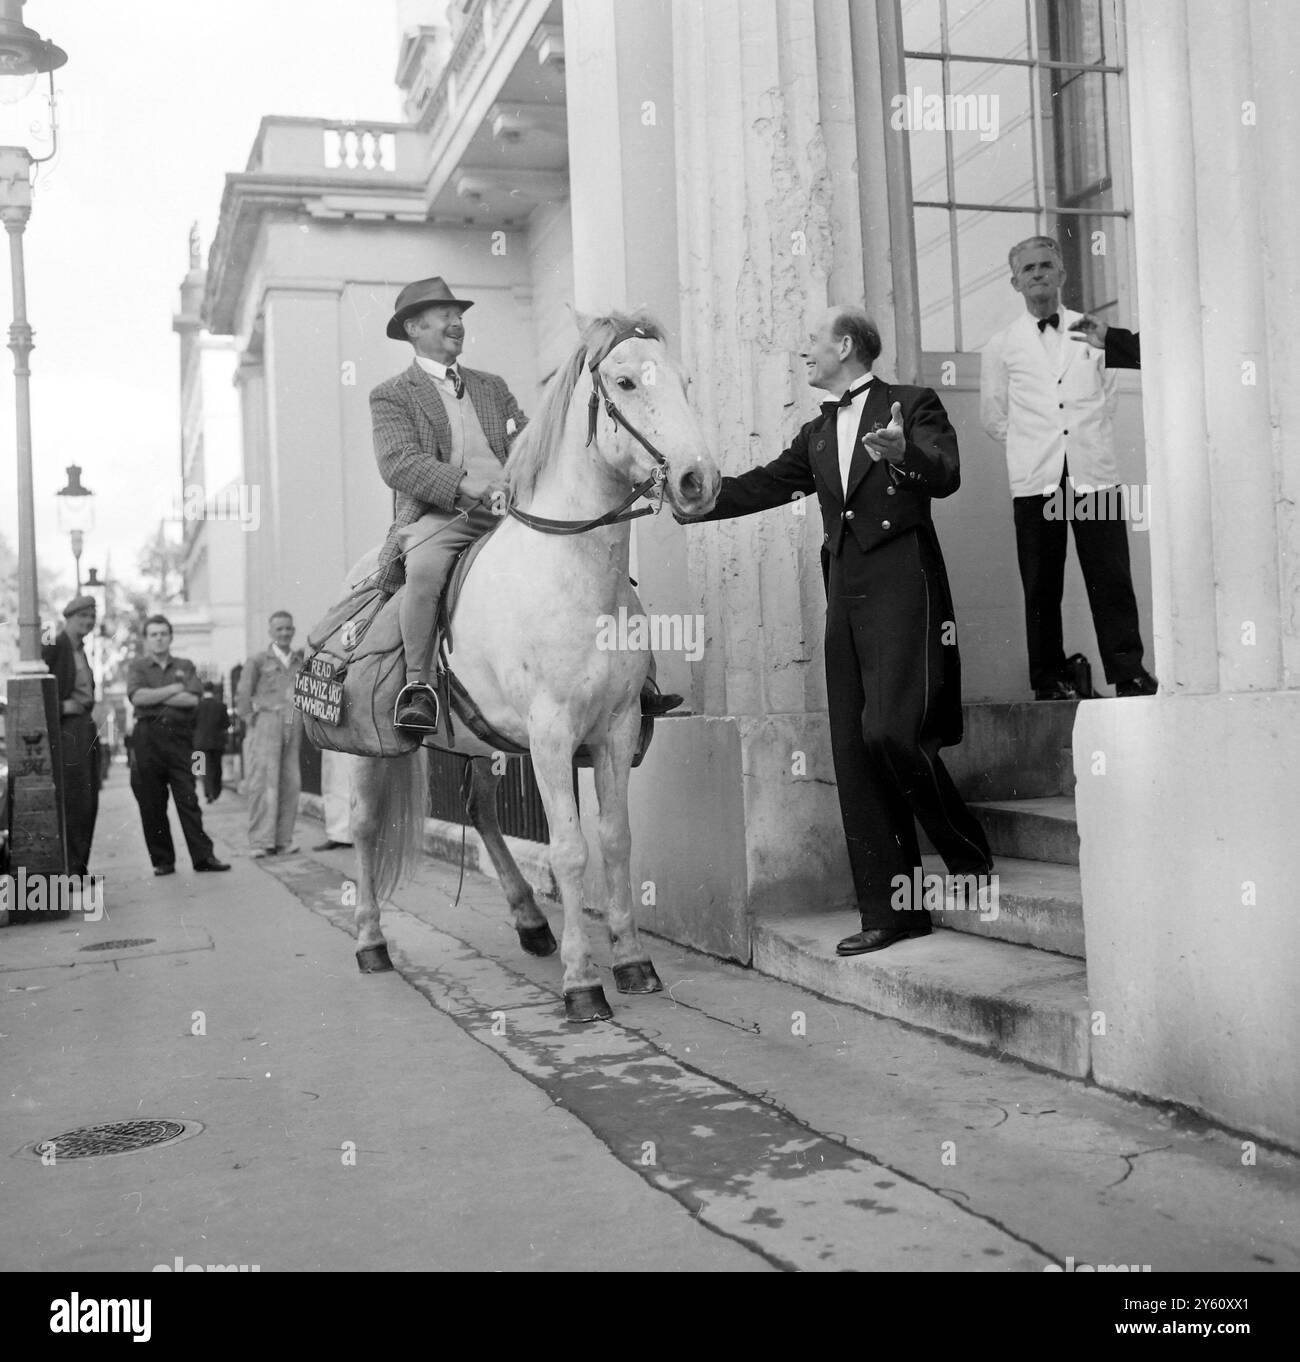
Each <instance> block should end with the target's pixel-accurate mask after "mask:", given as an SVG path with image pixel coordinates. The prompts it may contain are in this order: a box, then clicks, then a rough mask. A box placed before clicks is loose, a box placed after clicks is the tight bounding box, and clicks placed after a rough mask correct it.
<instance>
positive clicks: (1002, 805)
mask: <svg viewBox="0 0 1300 1362" xmlns="http://www.w3.org/2000/svg"><path fill="white" fill-rule="evenodd" d="M971 810H972V812H973V813H974V814H975V816H976V817H977V818H978V819H979V820H980V823H981V825H982V826H983V828H984V831H985V833H986V834H987V836H988V839H989V846H990V847H992V849H993V854H994V856H997V857H1003V856H1014V857H1015V858H1016V859H1017V860H1022V861H1055V862H1058V863H1059V864H1061V865H1078V864H1079V825H1078V823H1077V822H1076V821H1075V812H1074V798H1073V796H1072V795H1049V796H1046V797H1044V798H1041V799H985V800H980V801H978V802H977V803H974V804H972V805H971Z"/></svg>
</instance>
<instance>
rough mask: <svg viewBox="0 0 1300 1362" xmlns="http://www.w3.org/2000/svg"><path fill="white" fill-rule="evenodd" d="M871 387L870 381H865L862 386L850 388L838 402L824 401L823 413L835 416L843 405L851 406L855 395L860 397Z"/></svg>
mask: <svg viewBox="0 0 1300 1362" xmlns="http://www.w3.org/2000/svg"><path fill="white" fill-rule="evenodd" d="M869 387H871V384H870V383H864V384H863V385H862V386H861V387H860V388H850V389H849V390H848V392H846V393H845V394H844V396H843V397H841V398H840V399H839V401H837V402H823V403H822V415H823V416H834V415H835V414H836V412H838V411H839V410H840V409H841V408H842V407H847V406H849V405H850V403H851V402H852V401H853V399H854V398H855V397H859V396H861V394H862V393H864V392H866V390H867V389H868V388H869Z"/></svg>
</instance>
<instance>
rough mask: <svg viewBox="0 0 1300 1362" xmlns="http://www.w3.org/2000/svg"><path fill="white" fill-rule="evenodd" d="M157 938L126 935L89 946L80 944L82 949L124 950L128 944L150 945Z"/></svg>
mask: <svg viewBox="0 0 1300 1362" xmlns="http://www.w3.org/2000/svg"><path fill="white" fill-rule="evenodd" d="M157 940H158V938H157V937H156V936H127V937H123V938H122V940H121V941H96V942H94V943H92V944H91V945H89V946H82V948H81V949H82V950H83V951H124V950H126V949H127V948H128V947H130V946H152V945H153V943H154V942H155V941H157Z"/></svg>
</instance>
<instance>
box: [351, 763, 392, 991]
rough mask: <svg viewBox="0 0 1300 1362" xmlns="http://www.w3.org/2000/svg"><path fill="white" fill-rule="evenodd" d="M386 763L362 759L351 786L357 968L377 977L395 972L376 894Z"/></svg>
mask: <svg viewBox="0 0 1300 1362" xmlns="http://www.w3.org/2000/svg"><path fill="white" fill-rule="evenodd" d="M383 767H384V761H383V759H382V758H380V757H362V758H360V759H359V760H358V762H357V769H356V772H355V774H354V777H353V786H352V837H353V840H354V841H355V842H356V845H357V864H358V871H359V873H358V876H357V878H358V880H359V881H360V883H359V884H358V886H357V906H356V912H355V914H354V915H353V918H354V921H355V923H356V928H357V964H358V966H359V967H360V969H361V972H362V973H363V974H377V973H379V972H380V971H382V970H388V969H392V968H393V962H392V961H391V960H390V959H389V958H388V943H387V942H386V941H385V940H384V934H383V932H382V931H381V930H380V927H379V895H378V894H376V892H375V859H376V855H377V851H378V847H377V843H378V833H379V820H378V818H377V817H376V810H377V808H378V805H379V784H380V782H381V781H382V780H383Z"/></svg>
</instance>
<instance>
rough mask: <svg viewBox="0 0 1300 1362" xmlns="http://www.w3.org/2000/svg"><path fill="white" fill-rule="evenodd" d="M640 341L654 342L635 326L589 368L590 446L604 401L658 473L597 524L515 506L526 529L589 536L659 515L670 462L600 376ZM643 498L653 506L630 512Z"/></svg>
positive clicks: (608, 412)
mask: <svg viewBox="0 0 1300 1362" xmlns="http://www.w3.org/2000/svg"><path fill="white" fill-rule="evenodd" d="M634 337H639V338H640V339H642V340H650V339H652V338H651V337H650V336H647V335H646V333H645V332H644V331H643V330H642V329H641V328H640V327H639V326H634V327H632V328H631V329H630V330H627V331H620V332H619V333H618V335H617V336H615V337H614V340H613V343H612V344H611V345H610V347H609V349H608V350H606V351H605V353H604V355H602V356H601V358H600V359H593V360H592V361H591V363H590V364H589V365H588V366H587V367H588V369H589V370H590V372H591V400H590V401H589V402H588V403H587V444H588V446H590V444H591V442H592V441H593V440H594V439H595V438H596V418H597V416H598V415H599V414H600V404H601V402H602V401H603V402H604V404H605V411H606V413H607V414H608V416H609V418H610V420H612V421H613V422H614V424H615V425H616V426H622V427H623V429H624V430H626V431H627V433H628V434H629V435H630V436H631V437H632V438H633V439H634V440H635V441H636V442H637V443H638V444H639V445H640V446H641V448H642V449H644V450H645V451H646V453H647V454H649V455H650V457H651V458H652V459H653V460H654V461H655V469H654V471H653V472H652V473H651V474H650V476H649V477H648V478H646V479H645V481H644V482H639V483H637V485H636V486H635V487H634V488H633V489H632V490H631V492H630V493H628V495H627V498H626V499H625V500H624V501H622V502H621V503H620V504H619V505H617V506H615V507H614V509H613V510H612V511H606V512H605V514H604V515H602V516H598V517H597V518H596V519H595V520H552V519H550V518H549V517H548V516H541V515H532V514H531V513H530V512H528V511H521V510H519V509H518V508H517V507H515V506H511V507H510V514H511V515H512V516H514V518H515V519H516V520H518V521H521V522H522V523H523V524H525V525H527V526H528V528H529V529H532V530H537V531H538V532H539V533H541V534H586V533H587V531H588V530H597V529H600V528H601V527H602V526H604V525H618V524H622V523H623V522H625V521H628V520H636V519H637V517H638V516H643V515H658V514H659V511H660V509H661V508H662V506H663V502H664V482H665V479H666V477H667V473H668V460H667V459H665V458H664V456H663V455H662V454H661V453H660V452H659V451H658V450H657V449H656V448H655V447H654V445H652V444H651V443H650V441H649V440H647V439H646V437H645V436H644V435H642V434H641V432H640V431H639V430H638V429H637V428H636V427H635V426H634V425H633V424H632V423H631V421H629V420H628V419H627V417H626V416H624V415H623V413H622V412H621V411H619V409H618V407H617V405H616V404H615V402H614V399H613V398H612V397H610V395H609V393H608V391H607V390H606V388H605V381H604V379H603V378H601V376H600V366H601V364H603V363H604V361H605V360H607V359H608V358H609V357H610V355H612V354H613V353H614V351H615V350H616V349H617V348H618V347H619V346H620V345H622V344H623V342H624V341H625V340H632V339H633V338H634ZM642 497H645V498H646V499H647V500H651V499H652V501H653V504H652V505H649V506H642V507H641V508H640V509H639V510H635V511H633V510H630V509H629V508H630V507H631V506H632V504H633V503H634V502H636V501H639V500H640V499H641V498H642Z"/></svg>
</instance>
